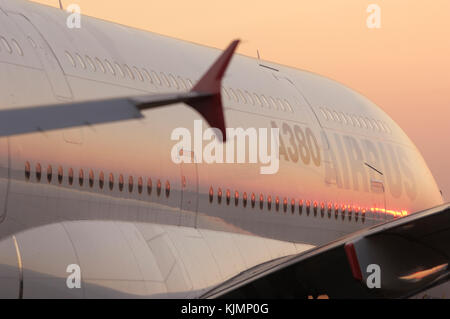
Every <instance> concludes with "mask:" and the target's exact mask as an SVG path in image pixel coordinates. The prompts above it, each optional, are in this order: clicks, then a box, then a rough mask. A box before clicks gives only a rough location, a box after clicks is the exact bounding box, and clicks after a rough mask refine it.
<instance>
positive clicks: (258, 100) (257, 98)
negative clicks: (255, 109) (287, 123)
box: [253, 93, 262, 106]
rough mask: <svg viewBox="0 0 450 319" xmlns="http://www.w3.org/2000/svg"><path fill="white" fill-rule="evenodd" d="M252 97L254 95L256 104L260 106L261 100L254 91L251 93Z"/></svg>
mask: <svg viewBox="0 0 450 319" xmlns="http://www.w3.org/2000/svg"><path fill="white" fill-rule="evenodd" d="M253 97H254V100H255V103H256V105H258V106H262V104H261V100H260V99H259V96H258V95H257V94H256V93H253Z"/></svg>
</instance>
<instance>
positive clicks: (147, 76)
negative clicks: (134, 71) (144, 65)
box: [142, 69, 153, 83]
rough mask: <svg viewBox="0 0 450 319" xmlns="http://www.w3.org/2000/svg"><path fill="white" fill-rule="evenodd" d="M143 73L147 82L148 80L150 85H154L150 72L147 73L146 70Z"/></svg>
mask: <svg viewBox="0 0 450 319" xmlns="http://www.w3.org/2000/svg"><path fill="white" fill-rule="evenodd" d="M142 73H144V75H145V77H146V78H147V80H148V81H149V82H150V83H153V79H152V77H151V75H150V73H148V71H147V70H146V69H142Z"/></svg>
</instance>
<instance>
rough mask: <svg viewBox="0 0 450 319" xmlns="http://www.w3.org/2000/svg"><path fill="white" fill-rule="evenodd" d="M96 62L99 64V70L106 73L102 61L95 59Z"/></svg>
mask: <svg viewBox="0 0 450 319" xmlns="http://www.w3.org/2000/svg"><path fill="white" fill-rule="evenodd" d="M95 62H97V65H98V68H99V69H100V70H101V71H102V72H103V73H106V69H105V66H104V65H103V63H102V61H100V59H99V58H97V57H96V58H95Z"/></svg>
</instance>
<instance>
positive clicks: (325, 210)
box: [209, 186, 366, 223]
mask: <svg viewBox="0 0 450 319" xmlns="http://www.w3.org/2000/svg"><path fill="white" fill-rule="evenodd" d="M222 196H223V192H222V189H221V188H220V187H219V188H218V189H217V203H218V204H219V205H220V204H221V203H222ZM239 197H240V194H239V192H238V191H235V192H234V205H235V206H239ZM213 201H214V189H213V187H212V186H211V187H210V189H209V202H210V203H213ZM225 201H226V205H227V206H228V205H230V203H231V192H230V190H229V189H227V190H226V192H225ZM257 202H259V204H258V205H257ZM265 203H266V204H267V209H268V210H271V209H272V206H275V210H276V211H279V210H280V208H282V210H283V212H285V213H286V212H287V211H288V208H289V210H290V212H291V213H292V214H294V213H295V210H296V208H297V203H296V201H295V199H291V201H290V203H289V201H288V199H287V198H286V197H285V198H284V199H283V201H282V202H281V200H280V198H279V197H278V196H276V197H275V201H274V203H272V196H270V195H269V196H268V197H267V200H265V198H264V195H263V194H260V195H259V199H257V198H256V195H255V193H252V194H251V195H250V199H249V198H248V196H247V193H246V192H244V193H243V194H242V205H243V207H244V208H245V207H247V205H251V207H252V208H255V206H259V208H260V209H264V205H265ZM303 208H304V209H303ZM333 210H334V217H335V218H336V219H338V216H339V210H341V218H342V220H344V219H345V215H346V211H348V214H347V217H348V220H351V219H352V215H353V209H352V208H351V207H346V206H345V205H344V206H339V205H338V204H335V205H332V204H331V203H328V205H325V204H324V203H321V204H320V205H319V204H318V203H317V202H311V201H309V200H306V201H303V200H302V199H300V200H299V201H298V213H299V215H301V214H302V212H303V211H305V212H306V215H307V216H309V215H310V213H313V214H314V217H316V216H317V215H318V214H319V213H320V216H321V217H322V218H323V217H324V216H325V214H327V215H328V218H331V216H332V212H333ZM359 211H360V209H355V211H354V213H355V221H358V217H359ZM365 212H366V210H361V221H362V222H363V223H364V221H365V218H366V216H365Z"/></svg>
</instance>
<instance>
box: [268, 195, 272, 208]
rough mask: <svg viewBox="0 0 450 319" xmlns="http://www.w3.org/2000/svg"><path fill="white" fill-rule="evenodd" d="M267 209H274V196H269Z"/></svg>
mask: <svg viewBox="0 0 450 319" xmlns="http://www.w3.org/2000/svg"><path fill="white" fill-rule="evenodd" d="M267 209H268V210H271V209H272V196H271V195H269V196H267Z"/></svg>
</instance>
